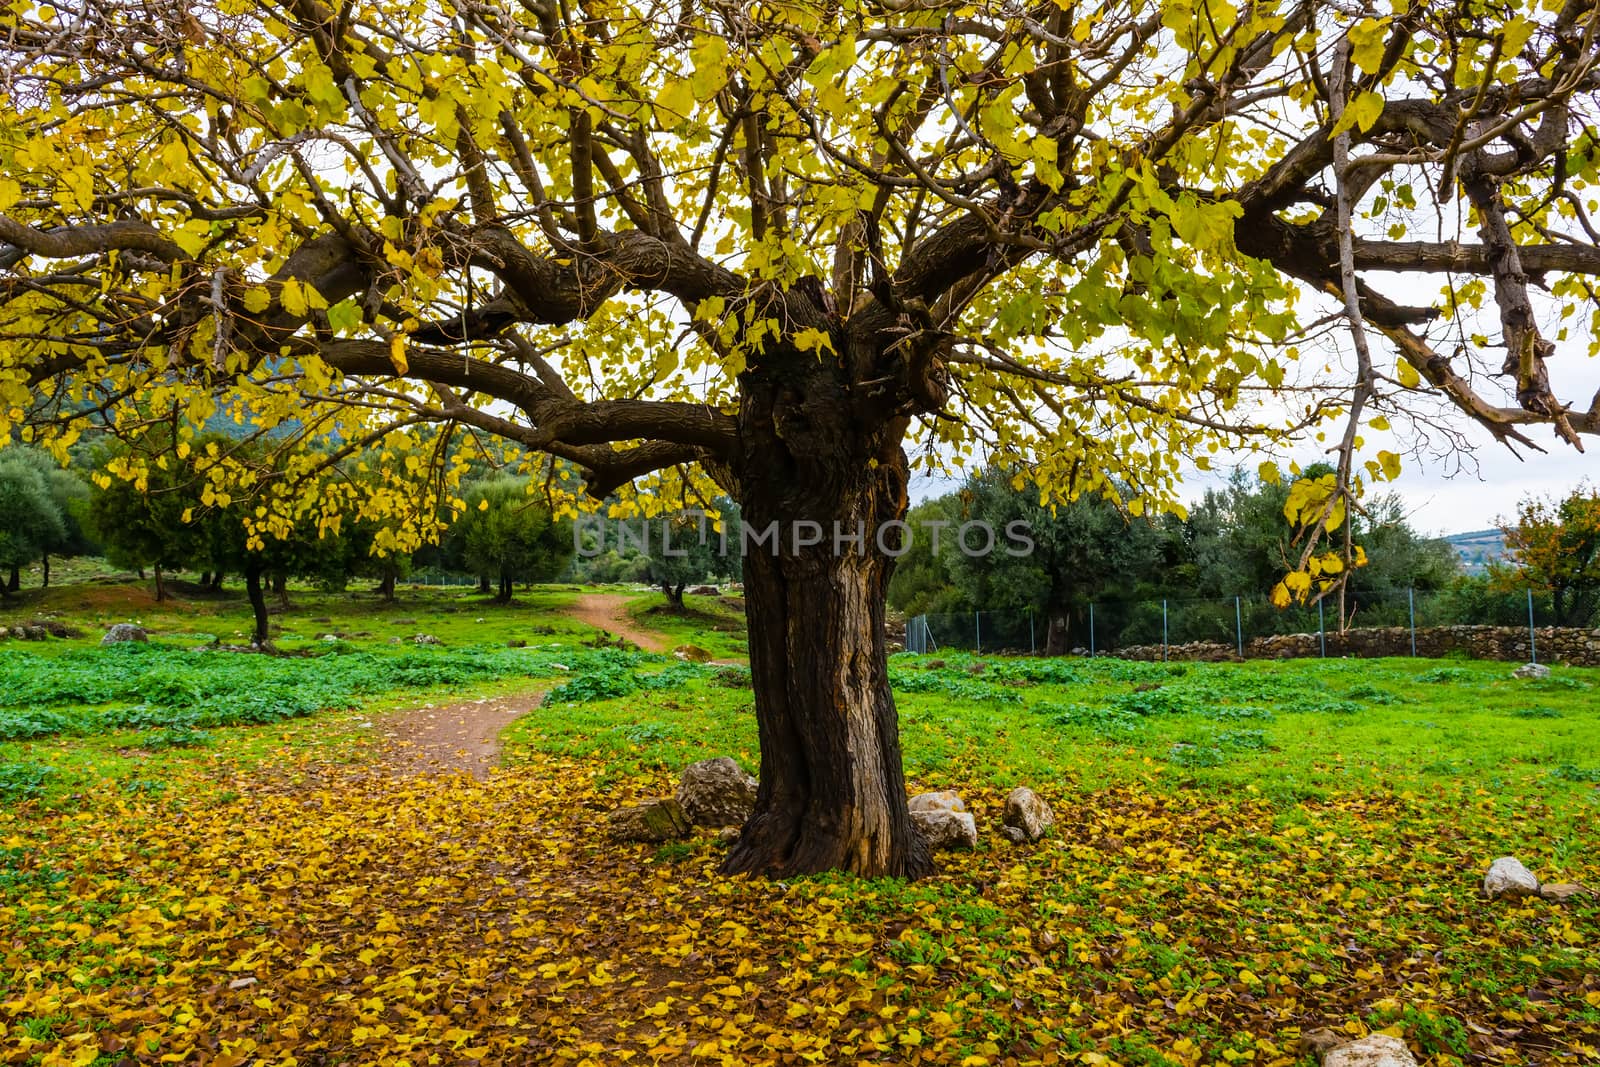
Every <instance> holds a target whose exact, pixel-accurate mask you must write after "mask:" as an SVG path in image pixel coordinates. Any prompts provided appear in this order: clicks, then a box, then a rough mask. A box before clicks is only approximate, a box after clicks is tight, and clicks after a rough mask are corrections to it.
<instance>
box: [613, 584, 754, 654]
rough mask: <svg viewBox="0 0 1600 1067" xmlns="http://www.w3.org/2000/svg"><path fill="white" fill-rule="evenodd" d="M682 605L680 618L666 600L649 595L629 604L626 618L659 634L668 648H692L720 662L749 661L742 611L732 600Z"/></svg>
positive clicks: (689, 600)
mask: <svg viewBox="0 0 1600 1067" xmlns="http://www.w3.org/2000/svg"><path fill="white" fill-rule="evenodd" d="M683 605H684V611H683V613H682V614H679V613H677V612H674V611H673V610H672V609H671V608H669V607H668V606H667V598H666V597H665V596H663V595H662V594H660V593H651V594H649V595H648V596H643V597H639V598H637V599H634V600H631V601H629V602H628V614H629V615H631V616H632V617H633V620H634V622H635V623H636V624H637V625H639V626H641V627H643V628H644V629H647V630H654V631H655V632H657V633H659V634H661V635H662V636H663V637H664V638H665V639H666V640H667V641H668V642H670V647H674V648H675V647H677V646H679V645H694V646H695V647H696V648H703V649H705V650H706V651H707V652H709V653H711V655H712V658H714V659H719V660H738V659H746V658H748V657H749V655H750V644H749V642H748V641H747V640H746V639H745V620H744V609H743V608H741V607H736V606H735V602H734V600H733V598H731V597H730V598H722V597H705V596H685V597H684V598H683Z"/></svg>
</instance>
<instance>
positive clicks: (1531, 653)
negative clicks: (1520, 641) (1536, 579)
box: [1528, 589, 1539, 663]
mask: <svg viewBox="0 0 1600 1067" xmlns="http://www.w3.org/2000/svg"><path fill="white" fill-rule="evenodd" d="M1528 662H1529V663H1538V662H1539V648H1538V646H1537V645H1535V644H1534V643H1533V590H1532V589H1529V590H1528Z"/></svg>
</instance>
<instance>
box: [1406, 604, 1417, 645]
mask: <svg viewBox="0 0 1600 1067" xmlns="http://www.w3.org/2000/svg"><path fill="white" fill-rule="evenodd" d="M1406 603H1407V606H1408V607H1409V608H1410V609H1411V658H1412V659H1415V658H1416V657H1417V591H1416V589H1415V588H1411V589H1407V590H1406Z"/></svg>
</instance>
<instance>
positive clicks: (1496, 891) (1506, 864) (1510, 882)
mask: <svg viewBox="0 0 1600 1067" xmlns="http://www.w3.org/2000/svg"><path fill="white" fill-rule="evenodd" d="M1483 891H1484V892H1485V893H1487V894H1488V895H1489V896H1490V897H1491V898H1494V897H1502V896H1511V897H1531V896H1533V895H1534V894H1536V893H1538V892H1539V879H1537V878H1535V877H1534V876H1533V872H1532V871H1530V870H1528V868H1526V867H1524V866H1523V865H1522V863H1521V861H1520V860H1518V859H1517V858H1516V857H1515V856H1501V857H1500V858H1499V859H1497V860H1495V861H1494V862H1493V863H1491V864H1489V873H1488V874H1486V875H1484V876H1483Z"/></svg>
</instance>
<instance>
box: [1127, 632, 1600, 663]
mask: <svg viewBox="0 0 1600 1067" xmlns="http://www.w3.org/2000/svg"><path fill="white" fill-rule="evenodd" d="M1534 637H1535V641H1536V647H1537V651H1538V654H1539V662H1540V663H1568V664H1572V665H1574V666H1580V667H1600V630H1582V629H1577V628H1571V627H1543V628H1541V629H1538V630H1535V631H1534ZM1327 639H1328V655H1330V656H1358V657H1362V658H1370V657H1377V656H1409V655H1411V631H1410V629H1408V628H1407V627H1404V626H1384V627H1372V628H1368V629H1358V630H1346V631H1345V632H1344V633H1334V632H1331V631H1330V632H1329V633H1328V635H1327ZM1451 653H1455V654H1457V655H1461V654H1465V655H1467V656H1469V657H1471V658H1472V659H1495V660H1506V661H1507V662H1511V663H1526V662H1528V660H1529V659H1530V658H1531V657H1530V656H1529V651H1528V630H1527V628H1526V627H1516V626H1430V627H1423V628H1421V629H1418V630H1417V655H1418V656H1426V657H1430V658H1438V657H1440V656H1445V655H1449V654H1451ZM1110 654H1111V655H1114V656H1118V657H1120V658H1122V659H1141V660H1159V659H1162V658H1163V655H1162V648H1161V646H1160V645H1132V646H1129V647H1127V648H1119V649H1117V650H1115V651H1114V652H1112V653H1110ZM1321 654H1322V648H1321V643H1320V639H1319V637H1318V635H1317V634H1280V635H1276V636H1273V637H1257V638H1253V639H1251V640H1249V641H1246V642H1245V646H1244V655H1245V658H1246V659H1301V658H1306V657H1315V656H1320V655H1321ZM1165 658H1167V659H1174V660H1201V661H1205V662H1213V663H1215V662H1221V661H1224V660H1237V659H1238V658H1239V650H1238V647H1237V646H1235V645H1232V644H1222V643H1219V642H1215V641H1195V642H1192V643H1190V644H1185V645H1171V646H1169V647H1168V648H1167V650H1166V655H1165Z"/></svg>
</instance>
